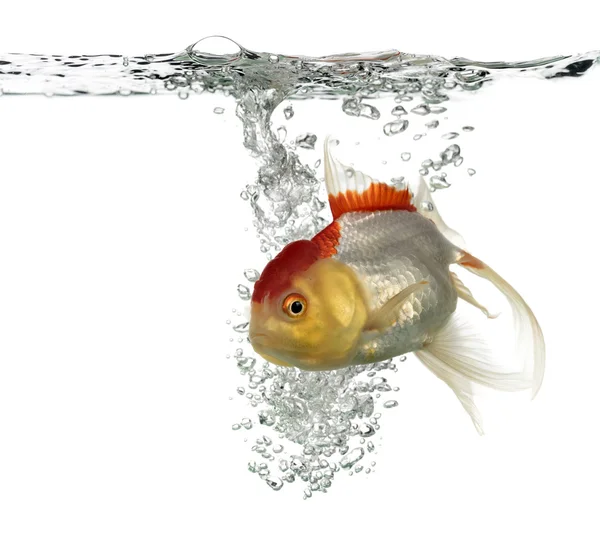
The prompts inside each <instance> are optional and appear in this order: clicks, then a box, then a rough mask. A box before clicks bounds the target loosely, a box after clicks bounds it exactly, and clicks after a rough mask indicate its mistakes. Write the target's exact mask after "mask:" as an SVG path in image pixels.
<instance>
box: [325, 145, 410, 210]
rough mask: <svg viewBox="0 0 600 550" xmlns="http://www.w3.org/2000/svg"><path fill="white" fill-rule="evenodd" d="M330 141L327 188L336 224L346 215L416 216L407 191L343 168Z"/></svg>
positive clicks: (326, 155) (326, 159)
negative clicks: (384, 213)
mask: <svg viewBox="0 0 600 550" xmlns="http://www.w3.org/2000/svg"><path fill="white" fill-rule="evenodd" d="M330 141H331V139H330V138H329V136H328V137H327V138H326V139H325V185H326V186H327V194H328V195H329V205H330V206H331V213H332V214H333V219H334V220H336V219H337V218H339V217H340V216H341V215H342V214H345V213H346V212H375V211H377V210H409V211H410V212H416V210H417V209H416V208H415V206H414V204H413V201H412V198H413V196H412V193H411V192H410V190H409V189H408V188H406V189H396V188H395V187H392V186H391V185H388V184H387V183H383V182H379V181H375V180H374V179H373V178H372V177H371V176H368V175H367V174H365V173H363V172H360V171H358V170H354V169H353V168H350V167H349V166H346V165H344V164H342V163H341V162H339V161H338V160H337V159H336V158H334V157H333V156H332V155H331V153H330V152H329V143H330Z"/></svg>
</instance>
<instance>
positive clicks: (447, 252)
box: [250, 139, 545, 433]
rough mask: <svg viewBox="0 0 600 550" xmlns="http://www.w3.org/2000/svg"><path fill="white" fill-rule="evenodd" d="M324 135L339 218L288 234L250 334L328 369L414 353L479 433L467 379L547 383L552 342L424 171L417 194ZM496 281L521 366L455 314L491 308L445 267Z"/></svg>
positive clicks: (300, 361)
mask: <svg viewBox="0 0 600 550" xmlns="http://www.w3.org/2000/svg"><path fill="white" fill-rule="evenodd" d="M329 141H330V140H329V139H327V140H326V143H325V160H324V164H325V182H326V186H327V191H328V195H329V203H330V206H331V212H332V214H333V222H332V223H331V224H330V225H329V226H328V227H326V228H325V229H324V230H323V231H321V232H320V233H318V234H317V235H315V236H314V237H313V238H312V239H311V240H301V241H296V242H292V243H290V244H288V245H287V246H286V247H285V248H284V249H283V250H282V251H281V252H280V253H279V254H278V255H277V256H276V257H275V258H274V259H273V260H271V261H270V262H269V263H268V264H267V266H266V267H265V269H264V270H263V272H262V274H261V277H260V279H259V280H258V281H257V282H256V284H255V286H254V292H253V295H252V304H251V311H250V342H251V344H252V346H253V347H254V350H255V351H256V352H257V353H258V354H260V355H261V356H262V357H264V358H265V359H266V360H267V361H270V362H272V363H274V364H276V365H280V366H286V367H291V366H295V367H298V368H300V369H305V370H333V369H338V368H343V367H347V366H350V365H359V364H366V363H374V362H378V361H383V360H386V359H389V358H392V357H396V356H399V355H403V354H405V353H408V352H414V354H415V355H416V356H417V357H418V359H419V360H420V361H421V362H422V363H423V364H424V365H425V366H426V367H427V368H429V369H430V370H431V371H432V372H433V373H434V374H435V375H436V376H438V377H439V378H441V379H442V380H443V381H444V382H446V383H447V384H448V386H450V388H451V389H452V390H453V391H454V392H455V394H456V395H457V397H458V399H459V400H460V402H461V403H462V405H463V407H464V408H465V410H466V411H467V412H468V413H469V414H470V416H471V419H472V421H473V423H474V425H475V427H476V428H477V430H478V432H479V433H483V430H482V426H481V417H480V414H479V411H478V410H477V408H476V406H475V404H474V402H473V387H472V383H476V384H481V385H484V386H488V387H491V388H495V389H499V390H504V391H516V390H524V389H531V390H532V392H533V397H535V395H536V394H537V392H538V391H539V388H540V386H541V383H542V378H543V372H544V360H545V344H544V338H543V335H542V331H541V328H540V326H539V324H538V322H537V320H536V318H535V316H534V314H533V312H532V311H531V309H530V308H529V306H528V305H527V304H526V303H525V301H524V300H523V298H522V297H521V296H520V295H519V294H518V293H517V292H516V291H515V290H514V289H513V288H512V286H510V285H509V284H508V283H507V282H506V281H505V280H504V279H503V278H502V277H500V275H498V274H497V273H496V272H495V271H493V270H492V269H491V268H490V267H489V266H487V265H486V264H484V263H483V262H482V261H481V260H479V259H477V258H476V257H474V256H472V255H471V254H469V253H468V252H467V251H466V250H465V247H464V244H463V241H462V238H461V237H460V235H458V233H456V232H454V231H452V230H451V229H450V228H448V227H447V226H446V225H445V223H444V222H443V221H442V218H441V217H440V215H439V214H438V212H437V209H436V207H435V206H434V204H433V201H432V198H431V195H430V193H429V189H428V187H427V184H426V183H425V181H424V180H423V178H422V177H421V178H420V183H419V187H418V190H417V192H416V194H415V195H413V194H412V193H411V191H410V190H409V189H408V188H405V189H398V188H396V187H393V186H391V185H388V184H386V183H382V182H378V181H375V180H374V179H373V178H371V177H370V176H367V175H366V174H364V173H362V172H360V171H357V170H353V169H352V168H349V167H348V166H345V165H343V164H341V163H340V162H339V161H337V160H336V159H335V158H333V157H332V156H331V154H330V150H329V149H330V143H329ZM452 264H457V265H459V266H461V267H462V268H465V269H467V270H469V271H470V272H472V273H474V274H476V275H478V276H480V277H483V278H484V279H487V280H488V281H490V282H491V283H492V284H493V285H494V286H495V287H496V288H497V289H498V290H499V291H500V292H502V293H503V294H504V296H505V297H506V298H507V299H508V301H509V303H510V304H511V307H512V311H513V316H514V319H515V330H516V332H517V350H516V351H517V355H518V357H517V361H518V363H519V365H518V367H519V369H518V370H512V371H511V372H507V371H506V370H502V369H500V368H499V367H498V365H496V364H495V362H494V360H493V357H492V354H491V353H490V350H489V349H488V347H487V345H486V344H485V342H484V341H482V340H481V338H479V337H478V336H477V335H473V334H472V331H470V330H469V329H468V328H466V327H465V325H464V323H461V322H460V321H459V320H458V317H457V314H456V312H455V310H456V307H457V301H458V298H461V299H462V300H465V301H466V302H468V303H469V304H471V305H473V306H475V307H477V308H479V309H480V310H481V311H482V312H483V313H485V314H486V315H487V316H488V317H490V318H491V317H492V316H491V315H490V314H489V312H488V311H487V309H486V308H484V307H483V306H482V305H481V304H480V303H479V302H477V300H476V299H475V298H474V297H473V295H472V293H471V292H470V291H469V289H468V288H467V287H466V286H465V285H464V284H463V283H462V282H461V281H460V279H459V278H458V276H457V275H456V274H455V273H454V272H453V271H451V270H450V266H451V265H452Z"/></svg>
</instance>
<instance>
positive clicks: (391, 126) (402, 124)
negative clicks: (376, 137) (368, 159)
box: [383, 120, 408, 136]
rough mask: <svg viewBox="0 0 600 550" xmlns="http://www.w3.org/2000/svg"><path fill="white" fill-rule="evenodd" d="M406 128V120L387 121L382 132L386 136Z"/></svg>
mask: <svg viewBox="0 0 600 550" xmlns="http://www.w3.org/2000/svg"><path fill="white" fill-rule="evenodd" d="M407 128H408V120H399V121H397V122H388V123H387V124H386V125H385V126H384V127H383V133H384V134H385V135H386V136H394V135H396V134H399V133H401V132H404V130H406V129H407Z"/></svg>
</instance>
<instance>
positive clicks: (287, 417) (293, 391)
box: [229, 269, 405, 498]
mask: <svg viewBox="0 0 600 550" xmlns="http://www.w3.org/2000/svg"><path fill="white" fill-rule="evenodd" d="M244 274H245V277H246V279H247V282H248V283H253V282H255V281H257V280H258V277H259V273H258V271H256V270H255V269H247V270H246V271H245V272H244ZM238 295H239V297H240V298H241V299H242V300H244V301H246V300H248V299H250V296H251V290H250V288H249V287H248V286H247V285H239V286H238ZM229 323H230V324H231V322H229ZM232 328H233V330H234V331H235V333H236V335H237V336H238V343H244V344H245V345H248V339H247V336H245V335H246V333H247V332H248V322H242V323H239V324H236V325H234V326H233V327H232ZM233 359H234V360H235V362H236V365H237V369H238V371H239V374H240V376H241V377H242V378H243V379H244V381H245V385H240V386H239V387H238V388H237V393H238V395H240V396H241V397H243V398H244V399H246V400H247V402H248V404H249V406H250V407H251V408H252V409H254V410H256V414H255V415H251V416H252V417H253V418H254V420H253V418H250V417H248V416H246V417H243V418H241V419H240V421H239V422H236V423H234V424H233V425H232V429H233V430H234V431H242V432H244V433H245V432H246V431H247V430H252V429H253V428H255V427H256V426H257V425H258V426H259V427H262V428H264V429H268V430H270V431H271V437H269V436H267V435H261V436H260V437H257V438H256V439H255V440H254V441H255V442H254V443H253V444H252V447H251V451H252V452H253V453H255V455H254V456H253V457H252V458H251V460H250V461H249V463H248V470H249V471H250V472H252V473H254V474H257V475H258V476H259V477H260V478H261V479H263V480H264V481H265V483H266V484H267V485H268V486H269V487H271V489H274V490H279V489H281V488H282V487H283V485H284V484H285V483H294V482H295V481H301V482H304V484H305V489H304V498H310V497H311V496H312V495H313V493H314V492H317V491H321V492H327V490H328V489H329V488H330V487H331V485H332V482H333V480H334V478H335V476H336V474H338V472H341V471H347V472H348V473H349V475H354V474H359V473H361V472H364V474H370V473H372V472H373V471H374V467H375V465H376V462H375V460H374V455H375V454H377V451H376V444H375V441H374V440H375V439H376V438H375V436H376V434H377V432H378V431H379V430H380V427H381V425H380V419H381V412H379V411H378V409H381V410H385V409H391V408H394V407H396V406H398V401H397V400H396V399H395V398H394V396H395V392H398V391H399V388H398V386H392V384H390V379H391V378H392V377H393V376H394V374H395V373H396V372H397V365H396V364H395V363H393V362H392V361H391V360H388V361H384V362H380V363H374V364H371V365H359V366H353V367H348V368H345V369H339V370H337V371H332V372H307V371H301V370H299V369H295V368H285V367H278V366H275V365H271V364H269V363H267V362H265V361H263V360H258V359H257V358H256V357H255V356H254V355H253V354H252V353H250V352H249V351H244V349H243V348H242V347H239V348H238V349H237V350H236V351H235V354H234V357H233ZM404 360H405V357H401V358H399V359H398V361H399V362H402V361H404ZM376 411H377V412H376ZM273 438H277V441H276V442H274V441H273ZM253 439H254V438H253ZM279 440H283V442H284V443H283V444H282V443H279Z"/></svg>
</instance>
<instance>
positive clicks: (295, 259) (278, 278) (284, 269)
mask: <svg viewBox="0 0 600 550" xmlns="http://www.w3.org/2000/svg"><path fill="white" fill-rule="evenodd" d="M320 257H321V249H320V248H319V245H317V244H316V243H314V242H312V241H294V242H293V243H290V244H288V245H287V246H286V247H285V248H284V249H283V250H282V251H281V252H280V253H279V254H277V256H275V258H273V259H272V260H271V261H270V262H269V263H268V264H267V266H266V267H265V269H264V270H263V272H262V274H261V276H260V279H258V281H256V283H255V284H254V293H253V294H252V301H253V302H262V301H263V300H265V299H266V298H268V297H269V296H272V295H275V296H278V295H279V294H281V293H282V292H284V291H285V290H286V289H288V288H290V286H291V285H292V278H293V276H294V275H295V274H297V273H302V272H303V271H306V270H307V269H308V268H309V267H310V266H311V265H313V264H314V263H315V262H316V261H317V260H318V259H319V258H320Z"/></svg>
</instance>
